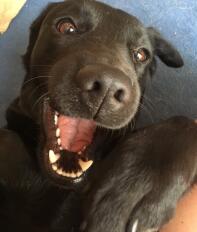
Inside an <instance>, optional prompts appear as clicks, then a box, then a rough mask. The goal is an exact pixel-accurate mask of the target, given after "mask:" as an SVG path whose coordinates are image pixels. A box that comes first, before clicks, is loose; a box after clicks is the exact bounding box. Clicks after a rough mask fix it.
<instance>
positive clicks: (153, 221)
mask: <svg viewBox="0 0 197 232" xmlns="http://www.w3.org/2000/svg"><path fill="white" fill-rule="evenodd" d="M145 201H146V200H142V201H141V202H140V203H139V204H138V205H137V206H136V207H135V209H134V210H133V212H132V213H131V215H130V220H129V222H128V224H127V230H126V231H127V232H157V231H159V229H160V228H161V227H162V226H163V225H164V224H165V223H167V222H168V221H169V220H170V219H171V217H172V215H173V212H174V209H173V207H171V206H170V207H169V206H168V207H166V205H162V202H160V203H148V202H145Z"/></svg>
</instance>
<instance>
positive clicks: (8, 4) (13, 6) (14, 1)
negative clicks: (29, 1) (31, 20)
mask: <svg viewBox="0 0 197 232" xmlns="http://www.w3.org/2000/svg"><path fill="white" fill-rule="evenodd" d="M25 2H26V0H0V33H3V32H4V31H6V30H7V28H8V26H9V24H10V22H11V20H12V19H13V18H14V17H15V16H16V15H17V13H18V12H19V10H20V9H21V8H22V6H23V5H24V3H25Z"/></svg>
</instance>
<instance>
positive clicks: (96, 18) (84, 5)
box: [47, 0, 146, 41]
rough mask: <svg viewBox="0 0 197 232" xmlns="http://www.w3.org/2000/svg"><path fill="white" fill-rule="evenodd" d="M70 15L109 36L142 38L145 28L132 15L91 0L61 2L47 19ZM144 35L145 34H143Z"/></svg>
mask: <svg viewBox="0 0 197 232" xmlns="http://www.w3.org/2000/svg"><path fill="white" fill-rule="evenodd" d="M62 17H71V18H73V19H75V20H76V21H83V23H91V24H92V26H93V28H95V29H98V28H99V29H100V30H104V31H105V32H106V34H107V35H108V36H109V35H111V36H115V37H118V36H120V37H129V38H131V40H132V38H133V39H134V40H135V41H136V39H140V38H141V39H142V40H143V38H144V34H146V29H145V28H144V26H143V24H142V23H141V22H140V21H139V20H138V19H137V18H136V17H134V16H132V15H129V14H128V13H126V12H124V11H122V10H120V9H116V8H113V7H111V6H109V5H106V4H105V3H102V2H97V1H93V0H67V1H64V2H61V3H59V4H57V5H56V7H54V8H53V9H52V10H51V12H49V14H48V17H47V21H48V20H52V19H54V18H62ZM145 37H146V35H145Z"/></svg>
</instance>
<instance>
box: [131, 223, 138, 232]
mask: <svg viewBox="0 0 197 232" xmlns="http://www.w3.org/2000/svg"><path fill="white" fill-rule="evenodd" d="M137 227H138V220H135V222H134V223H133V227H132V232H136V231H137Z"/></svg>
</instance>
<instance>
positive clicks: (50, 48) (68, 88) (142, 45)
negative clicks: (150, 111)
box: [0, 0, 196, 232]
mask: <svg viewBox="0 0 197 232" xmlns="http://www.w3.org/2000/svg"><path fill="white" fill-rule="evenodd" d="M155 56H158V57H159V58H160V59H161V60H162V61H163V62H164V63H165V64H166V65H168V66H171V67H181V66H182V65H183V61H182V58H181V56H180V54H179V53H178V51H176V49H174V48H173V46H172V45H171V44H170V43H169V42H167V41H166V40H164V39H163V38H162V36H161V35H160V34H159V33H158V32H157V31H156V30H155V29H153V28H145V27H144V26H143V25H142V23H141V22H140V21H139V20H138V19H136V18H135V17H133V16H131V15H128V14H127V13H125V12H123V11H121V10H119V9H114V8H112V7H110V6H107V5H105V4H103V3H99V2H96V1H89V0H87V1H85V0H78V1H77V0H74V1H69V0H68V1H65V2H61V3H53V4H50V5H49V6H48V7H47V8H46V9H45V10H44V11H43V12H42V13H41V15H40V16H39V17H38V18H37V19H36V20H35V22H34V23H33V24H32V26H31V31H30V41H29V46H28V49H27V52H26V54H25V55H24V59H23V60H24V66H25V69H26V77H25V80H24V83H23V86H22V88H21V94H20V96H19V97H18V98H17V99H16V100H15V101H14V102H13V103H12V104H11V105H10V107H9V108H8V110H7V126H6V129H2V130H1V133H0V136H1V138H2V139H1V154H2V155H1V160H2V162H0V173H1V182H0V183H1V184H0V199H1V204H2V207H1V211H0V213H1V215H2V217H1V219H2V220H1V222H0V223H1V224H0V225H1V228H4V227H5V228H6V229H7V231H12V230H13V229H15V230H16V228H18V230H20V231H23V230H24V231H26V230H28V231H73V230H74V228H75V227H77V228H78V224H80V222H81V221H80V220H81V219H80V218H81V216H82V217H83V216H84V215H86V216H85V217H84V223H83V226H82V227H81V228H82V229H85V230H86V231H108V232H110V231H125V229H128V230H130V231H134V229H135V228H136V229H138V231H142V230H143V231H144V230H146V229H149V228H159V227H160V226H161V225H163V224H164V223H165V222H166V221H167V220H168V218H169V211H170V212H171V209H172V208H174V207H175V205H176V202H177V200H178V199H179V197H180V196H181V195H182V194H183V192H184V191H186V190H187V189H188V187H189V186H190V184H191V182H192V180H193V179H192V178H193V177H194V175H195V174H194V173H195V170H194V169H195V167H194V166H192V165H194V164H195V162H194V157H195V156H193V155H192V154H193V153H192V154H191V155H188V157H187V159H188V160H189V161H191V164H192V165H190V166H189V165H188V166H186V168H185V169H183V168H180V167H179V166H178V164H179V163H180V162H183V160H184V159H186V155H187V152H186V153H185V150H184V149H183V148H185V147H187V148H188V147H190V145H191V147H192V149H194V146H195V143H194V142H193V140H191V141H189V140H187V139H185V140H186V141H185V142H186V145H185V147H183V148H182V149H181V151H182V152H183V153H184V155H182V156H180V158H179V159H177V157H178V155H179V154H178V153H179V146H178V145H179V142H180V143H181V145H184V143H183V142H182V141H183V138H182V137H180V139H178V138H179V137H178V135H177V137H176V141H177V143H173V144H174V146H175V147H174V149H177V152H175V154H173V153H174V151H175V150H173V147H172V144H171V143H169V141H168V140H169V139H170V136H172V135H171V130H170V128H169V127H168V125H170V126H172V128H174V130H176V125H177V123H178V128H180V129H181V128H182V127H183V125H182V122H179V120H178V122H177V123H176V120H174V121H173V123H171V122H170V123H169V122H166V124H165V123H164V124H161V125H166V126H164V128H166V132H165V133H166V135H168V134H169V137H167V138H166V142H165V143H163V141H164V138H165V136H164V134H163V133H164V132H163V131H162V130H161V131H160V133H161V135H160V136H158V135H155V136H153V135H152V132H151V131H152V130H153V131H154V128H155V127H154V126H153V127H150V129H148V131H150V135H149V133H147V138H146V137H144V132H142V131H140V132H139V133H138V135H140V136H138V138H139V137H141V136H142V138H140V139H138V140H137V141H136V139H135V138H136V137H135V134H134V135H133V132H132V129H131V125H132V121H133V119H134V118H136V115H137V111H138V107H139V105H140V104H141V101H142V98H143V92H144V89H145V85H146V81H147V80H149V79H150V77H151V76H152V75H153V74H154V71H155V68H156V59H155ZM183 121H184V122H185V123H186V124H188V126H189V128H190V125H192V128H193V131H194V132H196V124H195V123H194V122H193V121H190V120H189V119H184V120H183ZM182 129H183V131H185V130H186V131H187V130H188V129H187V128H185V127H183V128H182ZM172 130H173V129H172ZM158 133H159V131H158ZM160 133H159V134H160ZM143 137H144V139H143ZM149 137H150V138H149ZM159 138H160V139H161V141H160V143H155V141H153V140H154V139H156V140H159ZM186 138H187V137H186ZM192 138H193V139H194V137H193V136H192ZM145 139H146V140H147V142H146V141H145ZM174 139H175V138H174ZM132 141H134V142H132ZM143 141H144V142H143ZM170 141H171V140H170ZM133 144H134V145H135V147H134V145H133ZM154 144H156V147H155V150H154V152H153V151H152V150H151V148H152V147H154V146H153V145H154ZM148 146H150V148H149V147H148ZM148 148H149V149H150V151H149V149H148ZM138 149H140V152H139V150H138ZM162 149H167V150H168V152H169V154H173V155H169V156H167V157H164V156H162V154H161V155H160V153H161V151H162ZM185 149H186V148H185ZM13 151H14V152H13ZM132 153H133V154H135V155H132ZM138 153H139V155H138ZM158 153H159V154H158ZM147 156H150V159H147ZM164 158H165V159H164ZM169 158H170V160H169ZM108 160H111V161H113V163H114V164H113V166H112V165H111V164H110V162H109V161H108ZM175 161H176V162H178V163H177V172H176V171H174V170H172V169H170V170H168V172H165V170H163V169H165V165H164V164H163V162H166V163H169V166H170V165H172V166H173V165H174V163H176V162H175ZM189 161H188V162H189ZM132 167H134V169H132ZM173 167H174V166H173ZM178 167H179V168H178ZM106 169H109V170H108V171H107V170H106ZM119 173H122V175H123V176H124V178H121V175H119ZM177 173H178V174H177ZM179 174H180V176H181V175H182V176H183V177H184V176H187V175H188V180H189V181H188V183H187V184H183V185H181V186H182V188H179V182H180V181H181V180H180V179H179ZM102 176H103V178H102ZM169 177H170V178H169ZM189 177H190V178H189ZM119 178H121V179H119ZM183 179H184V178H183ZM120 180H121V181H120ZM128 183H130V185H128ZM94 184H95V185H94ZM117 185H118V186H117ZM99 186H100V187H99ZM107 186H108V187H107ZM117 187H118V188H117ZM171 187H172V188H173V189H174V191H173V193H176V194H175V195H176V197H174V198H173V197H170V196H169V192H170V191H169V188H171ZM90 189H91V191H90ZM153 190H155V193H154V194H153V193H152V191H153ZM79 192H80V193H79ZM131 193H132V194H131ZM150 193H152V194H150ZM108 195H110V196H111V197H110V198H108ZM149 195H150V196H152V197H153V196H154V199H152V198H151V197H149ZM99 196H100V197H101V199H100V198H99ZM90 199H92V200H91V201H89V200H90ZM98 199H99V200H98ZM165 201H166V202H167V203H169V204H168V205H167V204H165V203H162V204H161V202H165ZM95 202H96V203H95ZM98 202H99V204H98ZM102 202H103V204H102ZM142 203H143V204H142ZM81 204H82V206H81ZM105 204H106V205H105ZM166 205H167V206H166ZM80 206H81V207H82V209H83V210H82V211H81V207H80ZM144 207H145V208H146V209H147V210H144ZM152 207H156V208H155V210H152ZM158 207H159V210H160V211H159V210H157V209H158ZM85 208H88V209H89V210H88V211H86V210H85V211H84V209H85ZM117 209H120V211H119V210H117ZM108 210H109V211H108ZM104 211H105V212H106V214H103V216H102V212H104ZM147 211H148V212H147ZM118 212H120V213H118ZM97 213H98V214H97ZM113 214H114V215H113ZM73 215H74V216H73ZM99 215H100V216H99ZM93 216H95V217H93ZM78 218H79V220H78ZM122 218H124V220H123V219H122ZM141 227H142V229H141ZM130 228H131V229H130ZM77 230H78V229H77ZM5 231H6V230H5Z"/></svg>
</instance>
